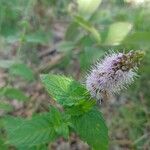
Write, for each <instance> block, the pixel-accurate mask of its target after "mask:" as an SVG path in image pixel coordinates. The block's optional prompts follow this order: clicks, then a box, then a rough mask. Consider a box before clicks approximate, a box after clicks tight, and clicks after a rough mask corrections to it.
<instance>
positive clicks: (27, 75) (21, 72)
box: [9, 63, 34, 81]
mask: <svg viewBox="0 0 150 150" xmlns="http://www.w3.org/2000/svg"><path fill="white" fill-rule="evenodd" d="M9 71H10V74H11V75H16V76H20V77H22V78H24V79H26V80H28V81H32V80H34V75H33V72H32V70H31V69H30V68H29V67H28V66H27V65H25V64H21V63H17V64H14V65H12V66H11V67H10V70H9Z"/></svg>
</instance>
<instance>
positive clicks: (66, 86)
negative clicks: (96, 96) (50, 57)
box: [41, 74, 92, 106]
mask: <svg viewBox="0 0 150 150" xmlns="http://www.w3.org/2000/svg"><path fill="white" fill-rule="evenodd" d="M41 80H42V83H43V84H44V86H45V88H46V90H47V91H48V93H49V94H50V95H51V96H52V97H53V98H54V99H55V100H56V101H57V102H58V103H60V104H62V105H64V106H72V105H79V104H81V103H84V102H85V103H88V102H90V99H91V96H90V94H89V93H88V92H87V90H86V88H85V87H84V86H83V85H81V84H80V83H78V82H77V81H75V80H73V79H71V78H67V77H65V76H60V75H53V74H45V75H41ZM91 106H92V105H91Z"/></svg>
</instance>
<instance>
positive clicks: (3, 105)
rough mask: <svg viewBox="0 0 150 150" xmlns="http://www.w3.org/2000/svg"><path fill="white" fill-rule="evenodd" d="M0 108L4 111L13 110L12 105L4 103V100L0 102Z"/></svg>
mask: <svg viewBox="0 0 150 150" xmlns="http://www.w3.org/2000/svg"><path fill="white" fill-rule="evenodd" d="M0 110H3V111H5V112H10V111H12V110H13V107H12V106H11V105H10V104H6V103H4V102H0Z"/></svg>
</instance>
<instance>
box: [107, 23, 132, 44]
mask: <svg viewBox="0 0 150 150" xmlns="http://www.w3.org/2000/svg"><path fill="white" fill-rule="evenodd" d="M131 29H132V24H131V23H129V22H115V23H113V24H112V25H110V27H109V30H108V35H107V38H106V40H105V44H106V45H119V44H120V43H121V42H122V41H123V40H124V38H125V37H126V36H127V34H128V33H129V32H130V30H131Z"/></svg>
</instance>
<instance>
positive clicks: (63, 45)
mask: <svg viewBox="0 0 150 150" xmlns="http://www.w3.org/2000/svg"><path fill="white" fill-rule="evenodd" d="M56 47H57V50H58V51H60V52H70V51H72V50H73V49H74V47H75V43H74V42H69V41H63V42H60V43H59V44H58V45H57V46H56Z"/></svg>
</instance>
